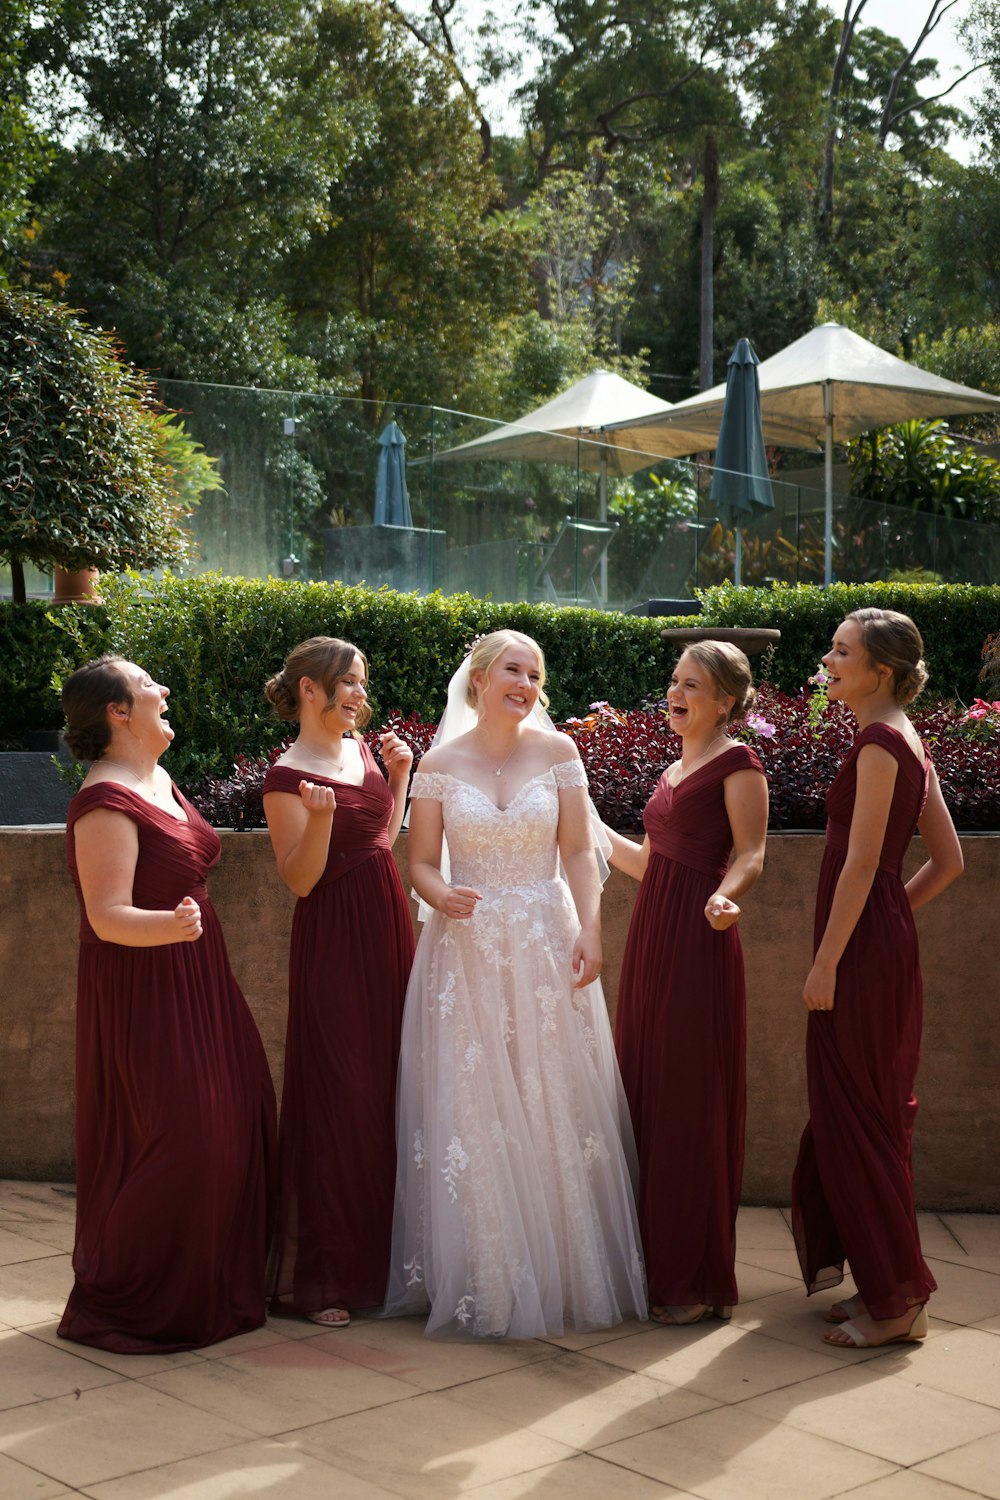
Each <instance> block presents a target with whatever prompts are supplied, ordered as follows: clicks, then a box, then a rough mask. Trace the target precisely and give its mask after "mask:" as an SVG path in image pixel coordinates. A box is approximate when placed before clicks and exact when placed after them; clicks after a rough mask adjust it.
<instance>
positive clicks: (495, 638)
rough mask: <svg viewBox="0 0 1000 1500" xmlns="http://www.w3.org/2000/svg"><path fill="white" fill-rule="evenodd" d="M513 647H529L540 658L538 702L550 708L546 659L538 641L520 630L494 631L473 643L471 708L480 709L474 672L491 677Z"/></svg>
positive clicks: (470, 657)
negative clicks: (497, 664) (496, 664)
mask: <svg viewBox="0 0 1000 1500" xmlns="http://www.w3.org/2000/svg"><path fill="white" fill-rule="evenodd" d="M511 646H527V648H528V650H529V651H533V652H534V653H535V656H536V657H537V658H538V701H539V703H540V704H541V705H542V707H543V708H548V706H549V698H548V694H547V693H546V691H545V657H544V655H543V653H542V648H541V646H540V645H539V644H538V642H537V641H533V640H532V639H531V636H530V635H523V634H522V633H521V631H520V630H493V631H491V632H490V634H489V635H481V636H479V637H478V639H477V640H475V641H473V643H472V650H471V651H470V652H469V689H468V692H467V694H466V701H467V702H468V705H469V707H470V708H478V706H479V696H478V694H477V692H476V686H475V683H474V682H473V681H472V673H473V672H482V673H483V675H484V676H485V677H487V678H488V677H489V675H490V671H491V669H492V667H493V666H494V664H495V663H496V662H497V661H499V659H500V657H501V656H502V655H503V653H504V652H505V651H506V650H508V649H509V648H510V647H511Z"/></svg>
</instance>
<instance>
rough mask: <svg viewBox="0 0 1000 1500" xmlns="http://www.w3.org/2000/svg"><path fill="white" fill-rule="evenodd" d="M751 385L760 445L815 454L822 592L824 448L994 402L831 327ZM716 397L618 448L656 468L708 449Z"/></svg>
mask: <svg viewBox="0 0 1000 1500" xmlns="http://www.w3.org/2000/svg"><path fill="white" fill-rule="evenodd" d="M757 375H758V377H759V380H760V408H761V420H762V426H763V430H764V440H765V442H767V443H773V444H774V445H776V446H777V447H787V448H818V447H822V448H823V449H824V454H825V464H824V488H825V491H826V506H825V527H824V530H825V539H826V549H825V552H826V557H825V567H824V581H825V583H827V584H829V583H830V581H831V578H832V574H833V445H834V443H837V442H843V441H844V440H845V439H846V438H849V437H856V436H857V435H858V433H860V432H867V431H869V430H870V429H871V428H873V427H888V426H889V425H890V424H891V423H893V422H908V421H912V420H914V419H918V418H921V419H923V418H932V417H944V416H952V415H957V414H958V413H960V412H977V411H993V412H1000V396H993V395H990V394H989V393H988V392H987V391H977V390H973V389H972V388H971V386H966V385H959V384H957V383H956V382H955V381H954V380H944V379H942V377H941V376H940V375H932V374H931V373H930V371H929V370H922V369H920V367H919V366H918V365H911V364H908V363H907V362H906V360H904V359H897V358H896V356H895V355H894V354H888V353H886V351H885V350H884V349H880V348H879V347H878V345H877V344H872V343H869V341H868V340H867V339H863V338H861V337H860V335H859V334H856V333H852V332H851V330H850V329H849V328H844V327H843V326H842V325H841V324H840V323H823V324H821V325H820V326H819V327H818V328H814V329H812V331H811V332H810V333H806V334H804V335H803V336H802V338H800V339H796V340H795V342H794V343H791V344H789V345H788V347H787V348H786V349H782V350H781V351H780V352H779V353H778V354H772V355H771V357H770V359H765V360H764V361H763V362H762V363H761V364H760V365H759V366H758V369H757ZM725 395H726V387H725V386H724V385H718V386H715V387H714V388H713V389H712V390H710V391H703V392H701V393H700V394H699V395H697V396H691V397H689V398H688V400H687V401H679V402H678V403H677V405H676V406H674V407H671V409H670V410H669V411H668V412H662V413H660V414H659V415H658V416H654V417H646V418H640V419H638V420H637V421H635V422H634V423H630V424H629V425H628V427H627V429H626V431H627V435H628V441H629V443H630V444H633V443H634V444H635V446H636V447H637V448H640V449H645V450H646V451H647V452H648V453H651V454H652V453H658V454H660V455H661V456H662V457H664V458H667V457H678V456H680V455H681V454H685V453H697V452H699V451H700V450H702V449H706V450H708V449H713V448H715V446H716V444H717V442H718V437H719V425H720V423H721V421H722V409H723V406H724V403H725ZM606 436H608V437H610V436H611V434H607V435H606Z"/></svg>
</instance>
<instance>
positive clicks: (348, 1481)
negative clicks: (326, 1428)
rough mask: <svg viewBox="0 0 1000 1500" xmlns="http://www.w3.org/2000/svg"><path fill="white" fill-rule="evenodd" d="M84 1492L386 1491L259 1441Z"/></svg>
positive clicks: (104, 1496) (214, 1496) (305, 1495)
mask: <svg viewBox="0 0 1000 1500" xmlns="http://www.w3.org/2000/svg"><path fill="white" fill-rule="evenodd" d="M373 1467H377V1466H376V1465H373ZM86 1494H87V1495H88V1496H89V1497H92V1500H249V1497H253V1496H259V1497H260V1500H388V1497H389V1496H390V1491H388V1490H384V1489H382V1488H381V1487H380V1485H379V1484H378V1483H377V1482H376V1480H375V1478H374V1476H373V1477H372V1478H371V1479H369V1480H365V1479H359V1478H357V1477H356V1476H355V1475H353V1474H345V1473H344V1471H343V1470H342V1469H335V1468H332V1467H331V1466H330V1465H329V1464H326V1463H323V1462H322V1461H321V1460H319V1459H314V1458H310V1457H309V1456H308V1455H307V1454H305V1453H302V1452H300V1451H299V1450H297V1449H294V1448H289V1447H288V1446H287V1445H286V1444H284V1443H280V1442H275V1441H274V1440H273V1439H259V1440H257V1441H255V1442H251V1443H240V1444H237V1445H236V1446H234V1447H230V1448H222V1449H218V1450H217V1451H216V1452H214V1453H203V1454H199V1455H198V1457H196V1458H185V1459H181V1460H180V1461H179V1462H177V1463H172V1464H160V1465H158V1466H157V1467H156V1468H155V1469H146V1470H143V1471H142V1472H141V1473H136V1474H127V1475H124V1476H123V1477H122V1478H121V1479H109V1480H106V1481H104V1482H103V1483H101V1484H95V1485H88V1486H87V1489H86Z"/></svg>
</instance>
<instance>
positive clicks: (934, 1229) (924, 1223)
mask: <svg viewBox="0 0 1000 1500" xmlns="http://www.w3.org/2000/svg"><path fill="white" fill-rule="evenodd" d="M917 1229H918V1230H919V1232H920V1248H921V1250H923V1252H924V1255H925V1256H928V1255H950V1254H952V1252H953V1251H955V1250H962V1249H964V1248H965V1247H964V1246H963V1245H962V1243H961V1241H960V1240H958V1239H957V1238H956V1236H955V1235H954V1234H953V1232H952V1230H951V1229H950V1228H949V1227H948V1224H947V1222H946V1220H945V1219H944V1218H942V1216H941V1215H940V1214H929V1213H922V1214H917Z"/></svg>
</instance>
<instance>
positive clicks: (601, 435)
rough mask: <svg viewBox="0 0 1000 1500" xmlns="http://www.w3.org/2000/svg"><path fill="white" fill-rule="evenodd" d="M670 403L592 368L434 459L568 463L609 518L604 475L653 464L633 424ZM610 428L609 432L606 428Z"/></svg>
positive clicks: (602, 586) (603, 589)
mask: <svg viewBox="0 0 1000 1500" xmlns="http://www.w3.org/2000/svg"><path fill="white" fill-rule="evenodd" d="M670 409H671V408H670V402H669V401H661V400H660V398H659V397H658V396H651V395H650V394H649V392H648V391H644V390H643V389H642V387H641V386H638V385H633V384H632V382H631V381H629V380H624V379H623V378H622V376H621V375H615V374H614V373H613V372H612V371H611V370H594V371H593V372H592V373H591V374H590V375H585V376H584V378H583V379H582V380H578V381H577V382H576V384H575V385H571V386H570V387H569V388H568V390H565V391H562V392H561V393H560V394H559V395H558V396H554V397H553V398H552V400H551V401H546V402H545V404H544V405H543V406H539V407H536V409H535V410H534V411H531V412H528V413H527V415H526V416H523V417H521V418H519V419H518V421H516V422H508V423H507V424H506V425H505V426H503V427H498V428H497V429H496V430H495V431H494V432H487V433H484V434H483V436H482V437H478V438H473V439H472V441H471V442H468V443H459V444H458V446H457V447H455V448H446V449H445V450H444V451H443V452H441V453H438V454H437V455H436V458H435V461H436V462H444V463H457V462H458V463H460V462H465V463H470V462H472V461H473V460H479V459H488V458H489V459H505V460H507V461H513V460H515V459H520V460H527V461H528V462H529V463H539V464H569V465H573V466H575V467H576V468H578V469H582V470H584V471H586V472H587V473H588V474H596V475H597V476H598V515H599V517H600V519H601V521H602V522H603V521H606V520H607V519H608V474H609V473H610V474H613V475H615V476H616V477H618V476H622V475H625V474H634V473H635V472H636V471H637V470H639V469H649V468H652V466H653V464H655V463H658V462H659V455H658V454H655V453H654V454H648V453H643V452H642V451H641V449H642V444H641V443H635V442H634V441H633V438H632V423H633V422H636V421H639V420H642V419H644V418H647V417H655V416H658V415H660V414H661V413H663V412H667V411H670ZM612 426H613V428H614V431H613V432H612V431H609V429H610V428H611V427H612ZM607 567H608V564H607V559H606V558H602V559H601V583H600V597H601V598H602V599H604V598H606V597H607V587H608V577H607Z"/></svg>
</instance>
